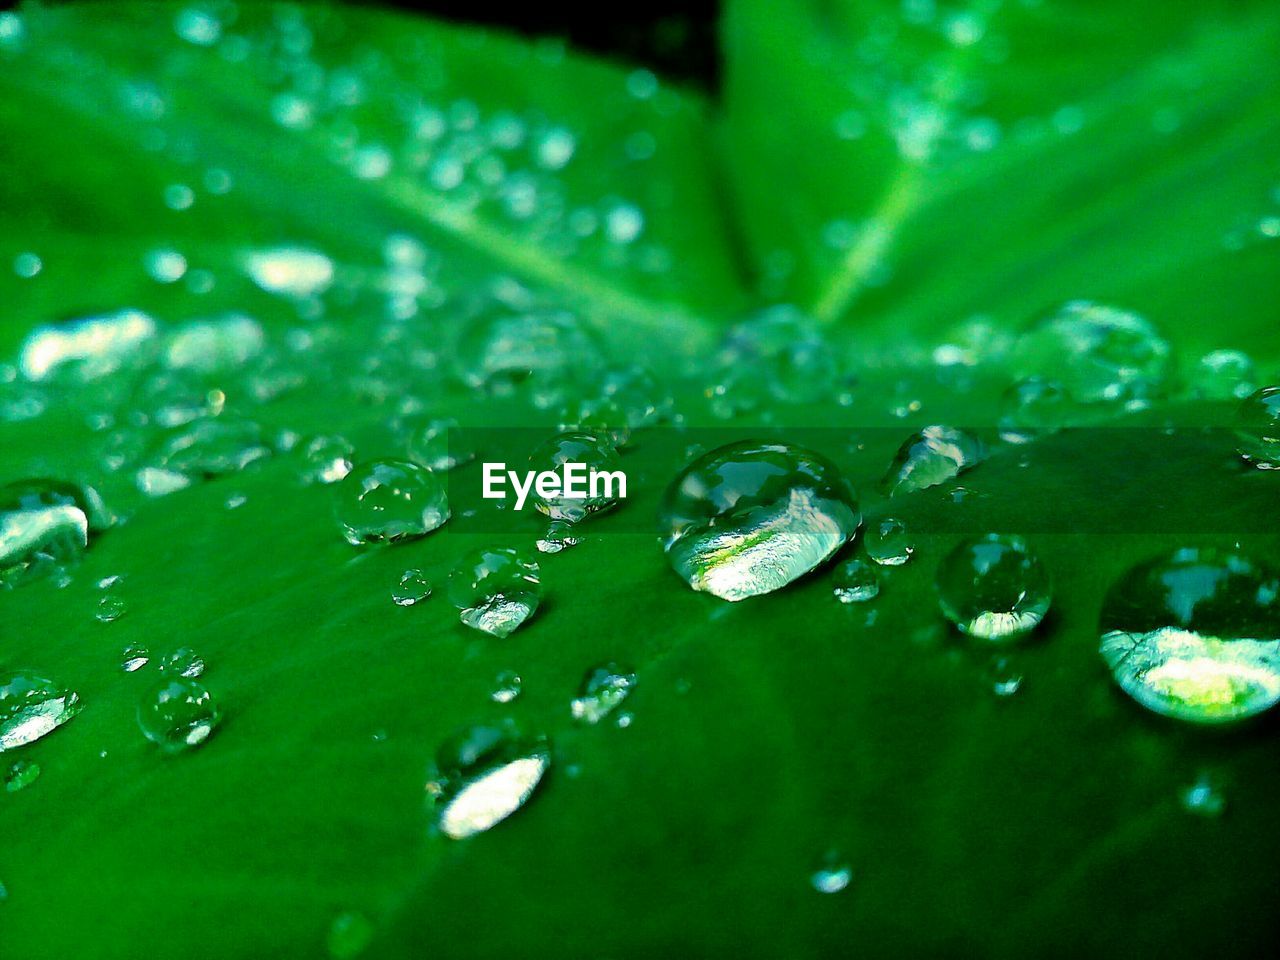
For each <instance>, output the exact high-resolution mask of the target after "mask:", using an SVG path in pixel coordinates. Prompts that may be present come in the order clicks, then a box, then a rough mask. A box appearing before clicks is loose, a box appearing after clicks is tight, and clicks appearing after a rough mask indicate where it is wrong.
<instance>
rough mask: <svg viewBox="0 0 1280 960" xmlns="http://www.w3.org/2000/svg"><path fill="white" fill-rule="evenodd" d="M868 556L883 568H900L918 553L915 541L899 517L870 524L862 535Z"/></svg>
mask: <svg viewBox="0 0 1280 960" xmlns="http://www.w3.org/2000/svg"><path fill="white" fill-rule="evenodd" d="M862 547H863V549H864V550H866V551H867V556H868V557H870V558H871V559H872V560H874V561H875V562H876V563H878V564H879V565H880V566H882V567H900V566H902V565H903V564H904V563H906V562H907V561H908V560H910V559H911V555H912V554H913V553H915V552H916V543H915V539H914V538H913V537H912V536H911V532H910V531H909V530H907V525H906V524H905V523H903V522H902V521H901V520H899V519H898V518H897V517H881V518H880V519H879V520H872V521H870V522H868V524H867V529H866V532H865V533H863V535H862Z"/></svg>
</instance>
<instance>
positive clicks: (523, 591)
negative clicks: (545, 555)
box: [449, 547, 542, 637]
mask: <svg viewBox="0 0 1280 960" xmlns="http://www.w3.org/2000/svg"><path fill="white" fill-rule="evenodd" d="M541 599H542V583H541V581H540V580H539V571H538V563H537V561H536V560H534V559H533V558H532V557H529V556H527V555H525V554H524V553H523V552H521V551H519V550H515V549H513V548H511V547H490V548H488V549H483V550H477V551H475V552H474V553H472V554H469V555H468V556H467V557H465V558H464V559H463V560H462V561H461V562H460V563H459V564H458V565H457V566H456V567H455V568H454V570H453V572H452V573H451V574H449V601H450V602H451V603H452V604H453V605H454V606H455V607H457V608H458V610H459V619H461V620H462V622H463V623H465V624H466V625H467V626H468V627H471V628H472V629H474V630H479V631H481V632H482V633H487V634H490V635H491V636H495V637H507V636H510V634H511V633H512V631H514V630H515V629H516V628H517V627H519V626H520V625H521V624H522V623H524V622H525V621H526V620H528V619H529V618H530V617H531V616H533V614H534V612H535V611H536V610H537V609H538V603H539V602H540V601H541Z"/></svg>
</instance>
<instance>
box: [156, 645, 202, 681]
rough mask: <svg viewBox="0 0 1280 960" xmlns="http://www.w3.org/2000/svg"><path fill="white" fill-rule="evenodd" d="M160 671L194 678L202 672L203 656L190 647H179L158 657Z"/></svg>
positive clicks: (190, 678) (189, 678)
mask: <svg viewBox="0 0 1280 960" xmlns="http://www.w3.org/2000/svg"><path fill="white" fill-rule="evenodd" d="M160 672H161V673H166V674H169V675H171V676H178V677H185V678H187V679H188V680H194V679H195V678H196V677H198V676H200V675H201V674H203V673H204V657H202V656H200V654H198V653H196V652H195V651H194V650H192V649H191V648H190V647H179V648H178V649H177V650H175V651H173V653H171V654H169V655H168V656H167V657H162V658H161V659H160Z"/></svg>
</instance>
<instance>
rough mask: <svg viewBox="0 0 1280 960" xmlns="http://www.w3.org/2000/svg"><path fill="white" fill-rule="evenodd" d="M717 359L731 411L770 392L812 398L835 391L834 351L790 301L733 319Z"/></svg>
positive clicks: (757, 403) (771, 395)
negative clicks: (789, 304) (737, 319)
mask: <svg viewBox="0 0 1280 960" xmlns="http://www.w3.org/2000/svg"><path fill="white" fill-rule="evenodd" d="M716 363H717V366H718V368H719V369H720V378H721V381H722V384H721V385H722V386H723V387H724V390H723V394H724V397H725V399H726V401H727V402H728V404H729V409H727V410H725V411H721V413H722V414H724V413H732V412H735V411H736V410H749V409H754V408H755V407H757V406H760V405H762V404H763V403H765V402H767V400H768V399H769V398H772V399H775V400H783V401H786V402H790V403H814V402H818V401H821V400H824V399H826V398H828V397H830V396H831V395H832V394H833V393H835V387H836V383H837V382H838V380H839V377H840V371H839V368H838V366H837V365H836V361H835V351H833V350H832V349H831V347H830V346H829V345H828V344H827V342H826V340H825V338H824V337H823V335H822V333H821V331H820V329H819V327H818V325H817V323H815V322H814V320H813V319H812V318H811V317H809V316H807V315H806V314H804V313H802V312H801V311H799V310H797V309H796V308H795V307H792V306H787V305H781V306H775V307H768V308H766V309H764V310H761V311H759V312H758V313H756V314H754V315H752V316H751V317H749V318H747V319H746V320H744V321H742V322H741V323H738V324H737V325H735V326H734V327H733V328H732V329H731V330H730V331H729V333H728V335H727V336H726V337H725V342H724V345H723V347H722V348H721V350H720V353H719V355H718V357H717V358H716Z"/></svg>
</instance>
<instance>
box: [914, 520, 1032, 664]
mask: <svg viewBox="0 0 1280 960" xmlns="http://www.w3.org/2000/svg"><path fill="white" fill-rule="evenodd" d="M937 587H938V601H939V603H940V604H941V606H942V612H943V614H944V615H945V616H946V618H947V619H948V620H950V621H951V622H952V623H954V624H955V625H956V627H957V628H958V629H959V630H960V632H961V633H966V634H968V635H969V636H971V637H978V638H979V639H981V640H1012V639H1015V638H1017V637H1021V636H1022V635H1023V634H1025V633H1027V632H1029V631H1031V630H1033V629H1035V628H1036V627H1037V626H1038V625H1039V624H1040V621H1041V620H1043V619H1044V615H1045V614H1046V613H1047V612H1048V610H1049V603H1050V600H1051V597H1052V591H1051V588H1050V583H1049V574H1048V571H1046V570H1045V568H1044V564H1042V563H1041V562H1040V558H1039V557H1037V556H1036V555H1035V554H1034V553H1032V551H1031V548H1030V547H1028V546H1027V542H1026V541H1025V540H1023V539H1022V538H1021V537H1016V536H1011V535H1008V534H1000V533H989V534H987V535H986V536H984V537H979V538H978V539H976V540H966V541H964V542H962V543H960V544H959V545H957V546H956V548H955V549H954V550H952V551H951V552H950V553H949V554H947V555H946V556H945V557H943V558H942V562H941V563H939V564H938V574H937Z"/></svg>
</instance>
